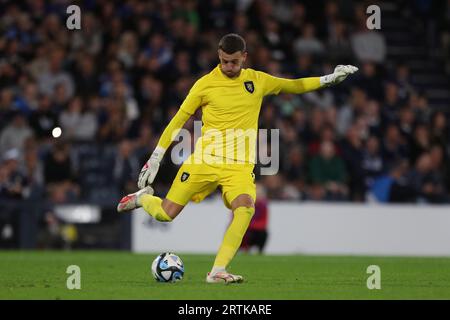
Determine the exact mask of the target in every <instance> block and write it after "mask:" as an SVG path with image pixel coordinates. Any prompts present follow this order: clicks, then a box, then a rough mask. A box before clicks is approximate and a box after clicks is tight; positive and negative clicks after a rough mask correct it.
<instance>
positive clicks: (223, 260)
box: [206, 194, 255, 283]
mask: <svg viewBox="0 0 450 320" xmlns="http://www.w3.org/2000/svg"><path fill="white" fill-rule="evenodd" d="M231 209H232V211H233V220H232V221H231V224H230V225H229V226H228V229H227V231H226V232H225V235H224V237H223V241H222V244H221V246H220V248H219V251H218V253H217V256H216V259H215V261H214V266H213V268H212V270H211V272H210V273H209V274H208V276H207V279H206V281H207V282H213V283H216V282H225V283H229V282H242V281H243V277H242V276H239V275H233V274H230V273H229V272H227V271H226V268H227V266H228V265H229V263H230V262H231V260H232V259H233V257H234V256H235V255H236V252H237V251H238V249H239V247H240V246H241V243H242V239H243V237H244V235H245V232H246V231H247V228H248V226H249V224H250V221H251V219H252V217H253V214H254V212H255V205H254V200H253V199H252V197H251V196H250V195H248V194H241V195H239V196H238V197H237V198H236V199H234V200H233V201H232V202H231Z"/></svg>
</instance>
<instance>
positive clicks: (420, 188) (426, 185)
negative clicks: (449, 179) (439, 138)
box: [408, 153, 448, 203]
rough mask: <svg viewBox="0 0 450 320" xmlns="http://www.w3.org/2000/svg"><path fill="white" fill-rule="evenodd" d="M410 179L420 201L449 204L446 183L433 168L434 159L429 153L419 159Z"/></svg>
mask: <svg viewBox="0 0 450 320" xmlns="http://www.w3.org/2000/svg"><path fill="white" fill-rule="evenodd" d="M436 164H437V163H436ZM408 179H409V182H410V185H411V186H412V187H413V188H414V190H415V192H416V194H417V197H418V199H417V200H418V201H424V202H430V203H444V202H445V203H447V202H448V196H447V195H446V194H445V191H446V190H445V185H444V181H443V179H442V176H441V174H440V173H439V172H438V171H436V170H435V169H434V168H433V158H432V157H431V155H430V154H429V153H424V154H422V155H421V156H420V157H419V158H418V159H417V162H416V167H415V168H414V169H413V170H412V171H411V173H410V175H409V177H408Z"/></svg>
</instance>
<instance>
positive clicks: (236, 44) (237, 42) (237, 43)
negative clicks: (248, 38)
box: [219, 33, 246, 54]
mask: <svg viewBox="0 0 450 320" xmlns="http://www.w3.org/2000/svg"><path fill="white" fill-rule="evenodd" d="M219 49H221V50H222V51H224V52H225V53H227V54H233V53H235V52H238V51H241V52H245V51H246V45H245V40H244V38H242V37H241V36H240V35H238V34H236V33H229V34H227V35H224V36H223V37H222V39H220V41H219Z"/></svg>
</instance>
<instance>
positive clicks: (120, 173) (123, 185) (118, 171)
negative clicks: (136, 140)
mask: <svg viewBox="0 0 450 320" xmlns="http://www.w3.org/2000/svg"><path fill="white" fill-rule="evenodd" d="M141 167H142V166H141V163H140V162H139V159H138V158H137V157H136V156H135V155H134V154H133V144H132V142H131V141H128V140H124V141H122V142H121V143H120V145H119V150H118V155H117V157H116V159H115V164H114V169H113V175H114V180H115V181H116V184H117V185H118V187H119V188H120V190H124V191H125V192H128V193H132V192H134V191H135V189H136V179H137V178H138V177H137V176H138V173H139V171H140V168H141Z"/></svg>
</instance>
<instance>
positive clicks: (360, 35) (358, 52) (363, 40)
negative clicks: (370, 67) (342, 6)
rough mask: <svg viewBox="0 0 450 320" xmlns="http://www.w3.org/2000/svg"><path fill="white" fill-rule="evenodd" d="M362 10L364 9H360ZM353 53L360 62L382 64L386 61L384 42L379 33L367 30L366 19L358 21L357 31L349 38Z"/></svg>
mask: <svg viewBox="0 0 450 320" xmlns="http://www.w3.org/2000/svg"><path fill="white" fill-rule="evenodd" d="M362 10H364V8H363V9H362ZM350 42H351V45H352V49H353V53H354V54H355V56H356V58H357V59H358V60H359V61H361V62H375V63H377V64H380V65H381V64H382V63H383V62H384V61H385V59H386V42H385V40H384V37H383V35H382V34H381V33H379V32H377V31H373V30H368V29H367V26H366V19H365V17H364V19H360V20H359V21H358V30H357V31H356V32H355V33H353V34H352V35H351V36H350Z"/></svg>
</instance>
